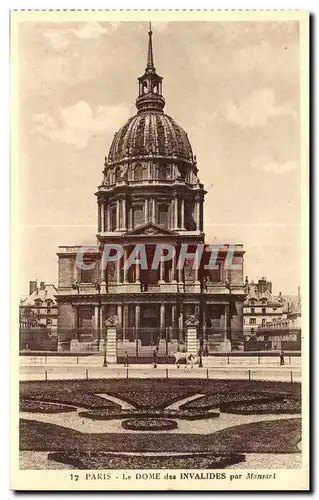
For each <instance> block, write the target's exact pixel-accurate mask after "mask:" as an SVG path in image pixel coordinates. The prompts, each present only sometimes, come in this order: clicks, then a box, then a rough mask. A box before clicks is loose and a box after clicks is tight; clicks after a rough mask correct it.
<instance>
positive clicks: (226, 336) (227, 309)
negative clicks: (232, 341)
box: [224, 305, 230, 339]
mask: <svg viewBox="0 0 319 500" xmlns="http://www.w3.org/2000/svg"><path fill="white" fill-rule="evenodd" d="M228 326H229V305H226V306H225V316H224V336H225V337H224V338H225V339H228V338H229V337H228V335H229V333H230V332H228Z"/></svg>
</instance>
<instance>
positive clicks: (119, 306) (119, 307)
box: [117, 304, 122, 326]
mask: <svg viewBox="0 0 319 500" xmlns="http://www.w3.org/2000/svg"><path fill="white" fill-rule="evenodd" d="M117 319H118V324H119V325H120V326H122V305H121V304H118V305H117Z"/></svg>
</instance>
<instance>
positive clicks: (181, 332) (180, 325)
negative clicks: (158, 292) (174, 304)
mask: <svg viewBox="0 0 319 500" xmlns="http://www.w3.org/2000/svg"><path fill="white" fill-rule="evenodd" d="M178 329H179V332H178V338H179V340H184V311H183V304H180V310H179V318H178Z"/></svg>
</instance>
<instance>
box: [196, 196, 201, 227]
mask: <svg viewBox="0 0 319 500" xmlns="http://www.w3.org/2000/svg"><path fill="white" fill-rule="evenodd" d="M196 230H197V231H199V230H200V201H199V200H196Z"/></svg>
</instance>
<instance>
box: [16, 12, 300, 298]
mask: <svg viewBox="0 0 319 500" xmlns="http://www.w3.org/2000/svg"><path fill="white" fill-rule="evenodd" d="M152 29H153V50H154V60H155V66H156V70H157V72H158V74H160V75H161V76H162V77H163V78H164V80H163V94H164V97H165V100H166V106H165V110H164V111H165V112H166V113H167V114H168V115H170V116H172V117H173V118H174V119H175V120H176V121H177V122H178V123H179V124H180V125H181V126H182V127H183V128H184V129H185V130H186V131H187V133H188V136H189V139H190V142H191V144H192V148H193V152H194V154H195V155H196V156H197V162H198V168H199V178H200V180H201V182H203V183H204V186H205V188H206V189H207V191H208V192H207V195H206V201H205V205H204V207H205V209H204V230H205V233H206V241H207V243H242V244H244V247H245V250H246V254H245V267H244V274H245V276H246V275H247V276H248V277H249V280H257V279H258V278H260V277H262V276H265V277H267V278H268V279H269V280H271V281H272V282H273V290H274V292H275V293H279V291H281V292H282V293H283V294H296V293H297V287H298V285H299V284H300V279H301V277H300V276H301V272H300V268H301V248H300V242H301V236H300V231H301V230H300V225H301V216H300V210H301V183H300V176H301V172H300V116H299V98H300V95H299V94H300V92H299V79H300V70H299V30H298V23H297V22H292V21H289V22H270V21H264V22H259V21H253V22H233V21H228V22H167V23H164V22H156V23H153V25H152ZM147 31H148V23H145V22H140V23H136V22H121V23H105V22H100V23H97V22H93V21H92V22H89V23H85V22H45V23H44V22H22V23H20V25H19V54H18V56H19V144H20V151H19V154H20V166H19V174H20V222H21V226H20V235H21V236H20V237H21V241H22V248H21V255H20V263H19V264H20V277H21V279H20V283H21V294H26V293H27V291H28V282H29V280H33V279H36V278H38V280H43V281H45V282H47V283H57V256H56V252H57V249H58V246H59V245H75V244H78V245H81V244H94V243H95V241H96V238H95V235H96V232H97V204H96V197H95V196H94V192H95V191H96V188H97V186H98V185H99V184H100V182H101V180H102V170H103V163H104V157H105V156H107V155H108V150H109V148H110V145H111V141H112V138H113V136H114V134H115V132H116V131H117V130H118V129H119V128H120V127H121V126H122V125H123V124H124V123H125V121H126V120H127V119H128V118H129V117H130V116H132V115H134V114H135V112H136V109H135V99H136V97H137V95H138V86H137V78H138V77H139V76H141V75H142V74H143V73H144V69H145V65H146V57H147V43H148V35H147Z"/></svg>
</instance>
